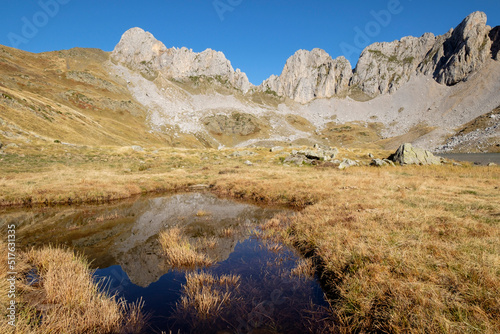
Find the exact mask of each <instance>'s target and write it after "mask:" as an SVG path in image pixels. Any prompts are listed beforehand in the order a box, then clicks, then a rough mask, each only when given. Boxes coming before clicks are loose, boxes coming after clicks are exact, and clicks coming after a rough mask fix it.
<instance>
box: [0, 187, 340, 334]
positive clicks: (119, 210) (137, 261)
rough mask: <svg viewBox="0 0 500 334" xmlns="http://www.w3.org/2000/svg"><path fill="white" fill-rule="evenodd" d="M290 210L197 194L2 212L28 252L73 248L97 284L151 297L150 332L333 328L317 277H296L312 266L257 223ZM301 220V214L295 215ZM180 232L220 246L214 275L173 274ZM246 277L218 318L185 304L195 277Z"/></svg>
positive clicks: (131, 297)
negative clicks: (164, 237)
mask: <svg viewBox="0 0 500 334" xmlns="http://www.w3.org/2000/svg"><path fill="white" fill-rule="evenodd" d="M280 212H283V210H282V209H275V208H274V209H273V208H262V207H257V206H253V205H248V204H243V203H236V202H233V201H229V200H225V199H219V198H217V197H215V196H213V195H211V194H205V193H188V194H178V195H173V196H168V197H161V198H142V199H139V200H135V201H126V202H121V203H115V204H111V205H106V206H81V207H65V208H56V209H55V208H39V209H32V210H23V211H11V212H4V213H3V214H1V213H0V225H2V226H3V225H4V224H10V223H16V225H17V231H18V238H19V240H21V244H22V246H23V248H26V249H28V248H31V247H33V246H34V247H40V246H43V245H47V244H52V245H64V246H67V247H70V248H72V249H74V250H76V251H78V252H80V253H83V254H84V255H85V256H86V257H87V258H88V259H89V260H91V261H92V266H93V269H95V270H96V272H95V277H96V279H102V280H104V282H105V283H106V289H107V290H109V291H110V292H111V293H113V294H117V295H118V296H119V297H124V298H125V299H126V300H127V301H130V302H133V301H136V300H138V299H139V298H142V299H143V301H144V303H145V306H144V311H146V312H147V313H149V314H150V315H151V319H150V321H149V328H148V332H150V333H161V332H162V331H164V332H166V333H169V332H170V331H171V332H172V333H177V332H181V333H248V332H252V331H253V332H260V333H304V332H318V331H321V330H322V329H325V326H326V325H327V324H326V322H327V321H331V320H330V318H329V314H328V312H327V311H326V309H325V307H326V306H327V303H326V301H325V298H324V294H323V292H322V290H321V287H320V285H319V283H318V281H317V280H316V279H315V278H314V277H311V276H309V277H304V276H301V277H298V276H297V275H294V274H292V270H293V269H294V268H296V267H297V266H298V264H299V263H303V259H301V257H300V256H299V255H298V254H297V253H296V252H295V251H294V250H292V249H290V248H288V247H285V246H284V245H279V244H273V243H269V242H267V241H265V240H262V239H261V238H260V237H259V236H258V235H259V234H258V233H256V232H257V231H258V224H259V223H262V222H263V221H265V220H266V219H269V218H271V217H273V216H274V215H275V214H277V213H280ZM289 214H292V213H289ZM171 228H181V229H182V231H183V233H184V235H185V237H186V238H187V239H188V240H189V242H190V244H192V245H195V244H197V242H199V241H200V240H202V239H203V240H208V239H209V240H211V245H212V246H211V247H207V248H206V249H205V250H204V253H205V254H206V255H207V257H208V258H210V259H211V260H212V261H213V262H214V263H215V264H214V265H212V266H210V267H208V268H191V269H182V268H173V267H172V266H171V265H169V262H168V261H167V259H166V257H165V255H164V253H163V252H162V250H161V247H160V244H159V241H158V235H159V233H160V232H161V231H164V230H167V229H171ZM201 271H204V272H207V273H209V274H212V275H214V276H221V275H229V274H234V275H239V276H240V282H241V284H240V287H239V288H238V290H237V291H235V292H234V293H233V298H232V299H231V300H230V301H229V302H228V303H227V305H225V308H224V310H223V312H220V314H219V316H217V317H214V318H212V319H200V318H199V317H197V315H196V314H193V313H192V312H191V311H189V312H188V311H187V310H183V309H182V308H179V307H178V304H179V301H180V298H181V296H182V293H183V289H182V286H183V284H185V283H186V274H187V273H189V272H201Z"/></svg>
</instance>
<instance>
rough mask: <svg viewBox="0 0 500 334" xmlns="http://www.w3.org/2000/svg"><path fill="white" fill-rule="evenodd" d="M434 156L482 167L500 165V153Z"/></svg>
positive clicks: (443, 154)
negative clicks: (493, 164) (492, 164)
mask: <svg viewBox="0 0 500 334" xmlns="http://www.w3.org/2000/svg"><path fill="white" fill-rule="evenodd" d="M436 155H438V156H440V157H443V158H446V159H451V160H456V161H468V162H473V163H475V164H477V165H483V166H484V165H488V164H489V163H491V162H493V163H495V164H497V165H500V153H442V154H436Z"/></svg>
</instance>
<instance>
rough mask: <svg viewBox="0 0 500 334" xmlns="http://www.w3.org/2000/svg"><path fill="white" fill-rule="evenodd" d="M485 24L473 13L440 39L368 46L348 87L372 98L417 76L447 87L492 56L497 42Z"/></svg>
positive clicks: (411, 39) (426, 36)
mask: <svg viewBox="0 0 500 334" xmlns="http://www.w3.org/2000/svg"><path fill="white" fill-rule="evenodd" d="M486 20H487V18H486V14H484V13H482V12H475V13H472V14H471V15H469V16H467V18H465V20H464V21H462V23H460V24H459V25H458V26H457V27H456V28H455V29H452V30H450V31H449V32H448V33H446V34H444V35H442V36H438V37H435V36H434V35H433V34H424V35H423V36H422V37H420V38H415V37H404V38H403V39H401V40H400V41H395V42H391V43H375V44H372V45H370V46H368V47H367V48H366V49H365V50H364V51H363V53H362V54H361V57H360V59H359V61H358V64H357V66H356V70H355V73H354V76H353V81H352V86H356V87H358V88H360V89H361V90H362V91H363V92H364V93H365V94H367V95H369V96H375V95H378V94H385V93H393V92H394V91H395V90H396V89H398V88H399V87H401V86H402V85H403V84H404V83H406V82H407V81H409V80H410V78H411V76H412V75H416V74H418V73H422V74H425V75H433V77H434V79H435V80H436V81H437V82H438V83H440V84H445V85H448V86H451V85H455V84H457V83H458V82H460V81H463V80H466V79H467V78H468V76H469V75H470V74H472V73H474V72H475V71H477V70H478V69H479V68H480V67H481V66H482V65H483V64H484V62H485V61H486V60H487V59H488V58H489V57H490V55H491V53H492V52H494V50H493V49H494V48H493V47H492V40H496V41H498V33H496V34H495V33H493V35H491V34H490V31H491V28H490V27H489V26H487V25H486ZM489 34H490V35H489ZM497 43H498V42H497ZM497 48H498V47H497ZM495 57H496V54H495Z"/></svg>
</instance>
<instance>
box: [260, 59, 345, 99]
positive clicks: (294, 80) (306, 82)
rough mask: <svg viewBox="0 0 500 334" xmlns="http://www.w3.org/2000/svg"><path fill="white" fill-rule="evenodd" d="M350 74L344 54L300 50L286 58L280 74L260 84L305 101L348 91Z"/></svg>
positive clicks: (266, 89)
mask: <svg viewBox="0 0 500 334" xmlns="http://www.w3.org/2000/svg"><path fill="white" fill-rule="evenodd" d="M351 77H352V69H351V64H350V63H349V61H348V60H347V59H345V58H344V57H339V58H337V59H332V57H330V56H329V55H328V54H327V53H326V52H325V51H324V50H321V49H313V50H312V51H306V50H299V51H297V52H296V53H295V54H294V55H293V56H291V57H290V58H289V59H288V60H287V62H286V65H285V67H284V68H283V71H282V72H281V75H280V76H279V77H278V76H275V75H273V76H271V77H270V78H269V79H267V80H265V81H264V82H263V83H262V85H261V86H260V88H261V90H262V91H264V92H274V93H276V94H277V95H279V96H286V97H289V98H291V99H293V100H295V101H297V102H300V103H305V102H309V101H311V100H313V99H315V98H329V97H333V96H336V95H345V94H346V93H347V90H348V86H349V81H350V80H351Z"/></svg>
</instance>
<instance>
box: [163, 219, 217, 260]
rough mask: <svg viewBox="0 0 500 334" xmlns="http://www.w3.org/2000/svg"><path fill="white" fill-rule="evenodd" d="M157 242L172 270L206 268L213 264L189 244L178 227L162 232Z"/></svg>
mask: <svg viewBox="0 0 500 334" xmlns="http://www.w3.org/2000/svg"><path fill="white" fill-rule="evenodd" d="M159 240H160V244H161V246H162V249H163V251H164V252H165V256H166V257H167V261H168V263H169V264H170V265H171V266H172V267H174V268H196V267H208V266H210V265H212V263H213V261H212V260H211V259H209V258H208V257H207V256H206V255H205V254H203V253H201V252H198V251H197V250H196V248H195V247H194V246H192V245H191V244H190V243H189V241H188V238H187V237H185V236H184V235H183V232H182V230H181V229H180V228H179V227H173V228H170V229H168V230H165V231H162V232H161V233H160V235H159Z"/></svg>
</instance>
